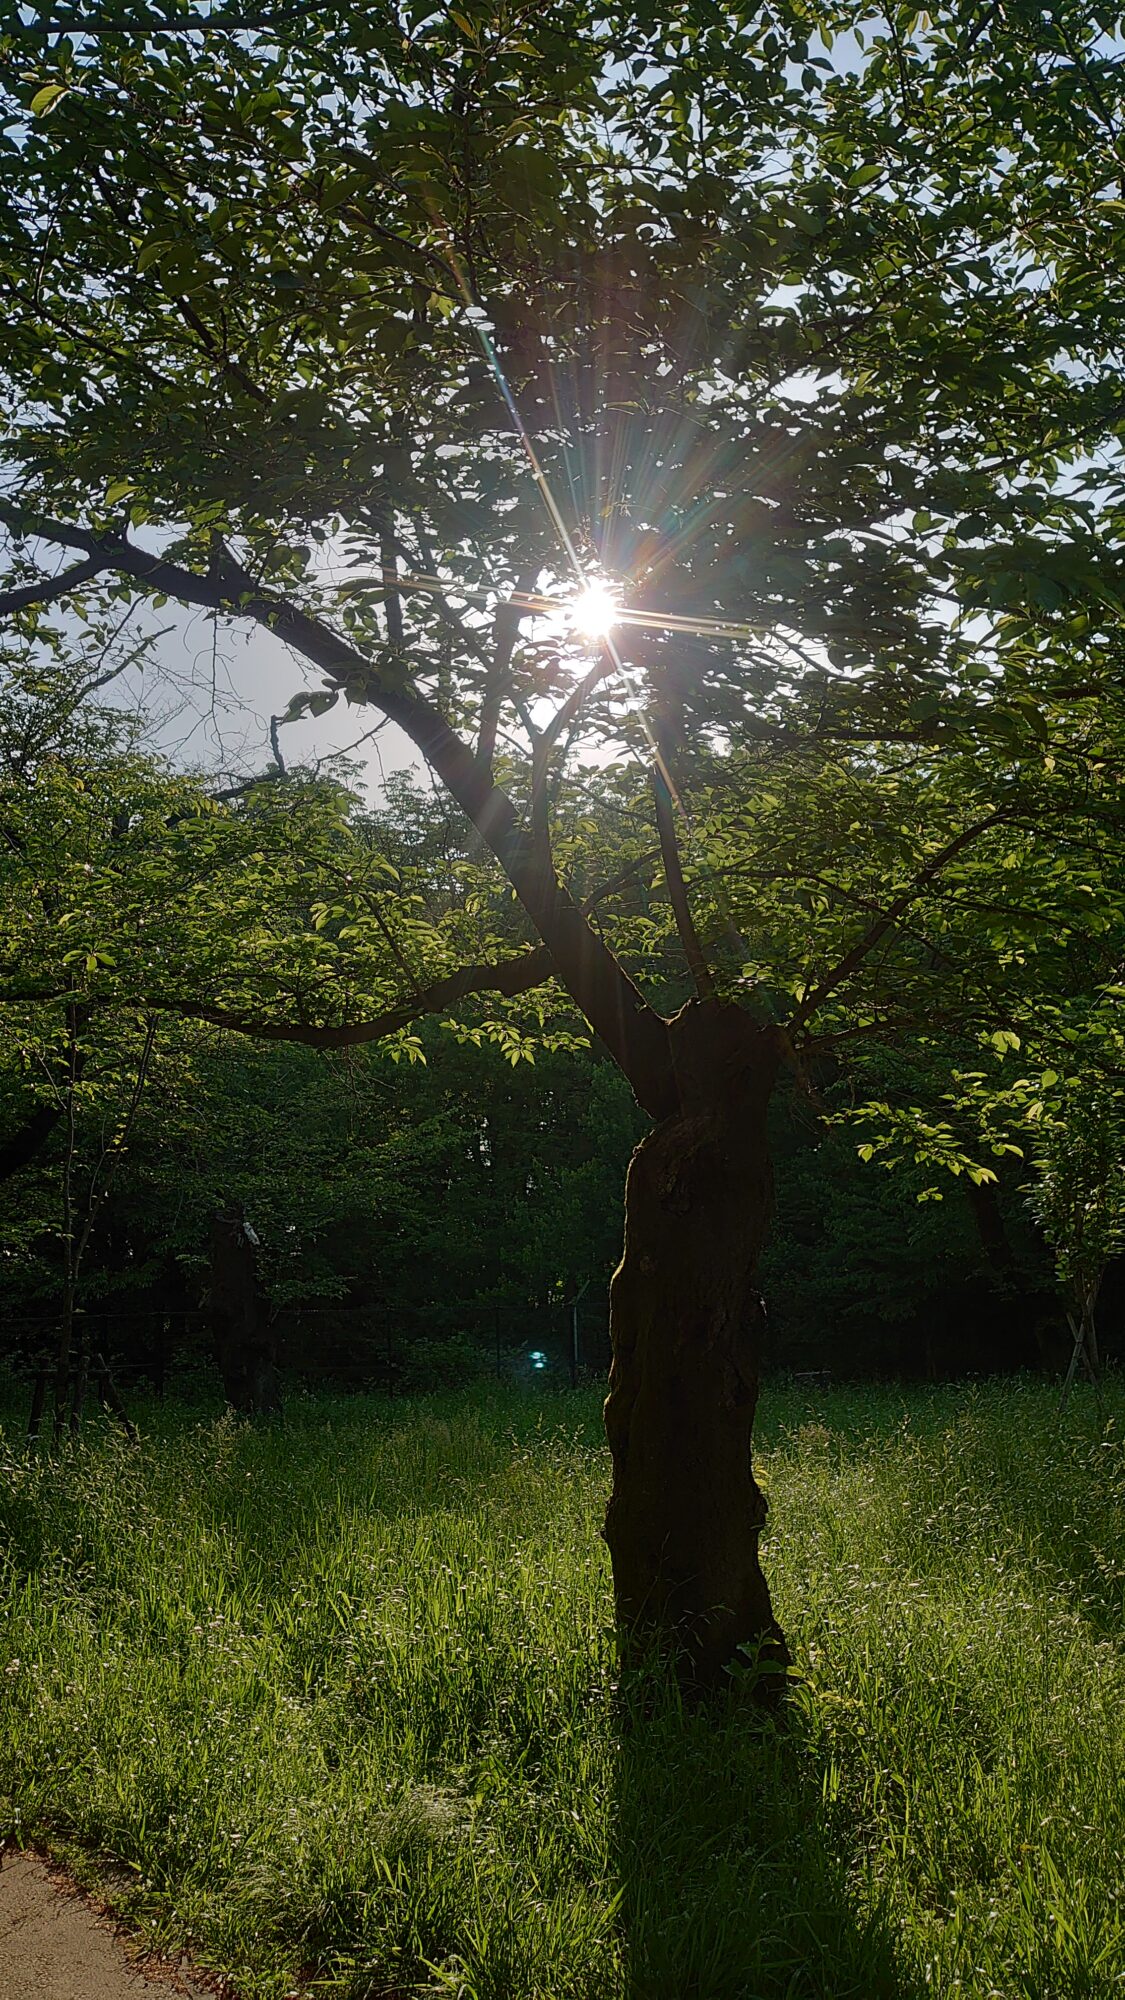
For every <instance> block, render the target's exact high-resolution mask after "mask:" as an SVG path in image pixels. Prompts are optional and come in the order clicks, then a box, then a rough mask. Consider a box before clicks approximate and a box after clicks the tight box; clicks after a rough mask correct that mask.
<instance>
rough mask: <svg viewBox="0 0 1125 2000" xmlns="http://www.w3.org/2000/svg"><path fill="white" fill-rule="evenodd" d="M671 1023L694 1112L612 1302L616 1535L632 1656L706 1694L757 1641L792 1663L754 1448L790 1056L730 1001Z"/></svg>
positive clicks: (626, 1640)
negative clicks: (771, 1217)
mask: <svg viewBox="0 0 1125 2000" xmlns="http://www.w3.org/2000/svg"><path fill="white" fill-rule="evenodd" d="M670 1033H671V1037H672V1050H673V1062H674V1065H675V1070H676V1078H677V1084H678V1088H679V1096H680V1107H681V1108H680V1110H679V1111H678V1112H675V1113H673V1114H672V1115H671V1116H670V1117H667V1118H665V1119H663V1120H662V1121H661V1122H660V1123H659V1124H658V1125H656V1126H655V1127H654V1129H653V1130H652V1131H651V1132H650V1133H649V1134H648V1135H647V1137H646V1138H645V1139H643V1140H642V1142H641V1144H640V1145H639V1146H638V1148H637V1151H636V1152H635V1153H634V1155H633V1159H632V1162H631V1165H630V1168H629V1177H628V1182H627V1185H626V1203H625V1208H626V1214H625V1252H624V1256H623V1258H622V1261H621V1264H620V1267H619V1269H618V1271H617V1272H616V1274H615V1276H614V1279H613V1285H612V1288H611V1294H610V1319H611V1332H612V1337H613V1364H612V1368H611V1371H610V1390H609V1396H608V1399H607V1402H606V1410H605V1416H606V1432H607V1435H608V1438H609V1443H610V1449H611V1451H612V1455H613V1474H614V1480H613V1494H612V1498H611V1499H610V1503H609V1507H608V1510H607V1513H606V1523H605V1538H606V1541H607V1542H608V1544H609V1549H610V1554H611V1557H612V1560H613V1580H614V1592H615V1598H616V1608H617V1618H618V1624H619V1628H620V1630H621V1634H622V1642H623V1646H624V1649H625V1655H626V1658H629V1657H630V1656H639V1655H642V1654H643V1653H644V1652H645V1651H647V1650H648V1648H649V1647H650V1646H652V1645H653V1644H654V1643H655V1644H656V1645H658V1646H659V1647H660V1648H662V1649H663V1650H665V1651H672V1652H673V1653H674V1654H675V1657H676V1661H677V1667H678V1671H679V1673H680V1676H681V1678H682V1679H683V1681H684V1682H685V1683H686V1684H689V1685H694V1686H704V1687H705V1686H708V1685H712V1684H714V1683H715V1682H716V1681H718V1680H719V1679H720V1678H721V1676H722V1675H723V1672H724V1670H725V1669H726V1668H728V1667H729V1666H730V1665H731V1664H732V1662H734V1661H735V1660H736V1659H737V1658H738V1656H739V1651H740V1649H742V1648H745V1649H746V1650H747V1652H748V1653H749V1654H750V1655H751V1656H755V1655H756V1656H757V1657H758V1658H759V1659H760V1660H762V1661H763V1663H768V1664H770V1665H772V1666H775V1667H777V1666H781V1665H783V1664H784V1662H785V1659H786V1657H787V1656H786V1653H785V1647H784V1641H783V1640H782V1637H781V1633H780V1631H779V1628H778V1626H777V1623H776V1620H775V1618H774V1615H773V1607H772V1605H771V1603H770V1595H769V1590H768V1588H767V1586H766V1581H765V1578H764V1576H763V1575H762V1571H761V1568H760V1565H759V1561H758V1537H759V1533H760V1531H761V1528H762V1524H763V1522H764V1520H765V1515H766V1503H765V1499H764V1497H763V1495H762V1493H761V1491H760V1489H759V1487H758V1485H757V1482H756V1480H755V1478H754V1470H753V1463H752V1456H751V1432H752V1428H753V1422H754V1410H755V1406H756V1403H757V1399H758V1369H759V1361H760V1349H761V1336H762V1328H763V1319H764V1315H763V1307H762V1301H761V1298H760V1296H759V1294H758V1291H757V1285H756V1273H757V1267H758V1259H759V1255H760V1253H761V1248H762V1243H763V1240H764V1236H765V1230H766V1223H767V1218H768V1209H769V1201H770V1188H771V1176H770V1163H769V1152H768V1147H767V1139H766V1113H767V1108H768V1104H769V1098H770V1092H771V1089H772V1086H773V1082H774V1078H775V1075H776V1071H777V1064H778V1055H779V1049H778V1043H777V1039H776V1037H775V1035H774V1034H773V1032H772V1031H771V1030H769V1029H761V1028H758V1027H756V1026H755V1025H754V1023H753V1022H752V1021H751V1020H750V1019H749V1018H748V1016H746V1015H745V1014H743V1013H741V1012H740V1011H739V1010H738V1009H736V1008H733V1007H729V1006H723V1005H720V1004H719V1003H717V1002H699V1001H695V1002H692V1003H690V1005H689V1006H688V1007H686V1008H685V1009H684V1010H683V1012H682V1013H681V1014H680V1015H678V1016H677V1018H676V1020H675V1021H673V1022H672V1023H671V1028H670ZM769 1678H770V1680H771V1681H775V1683H776V1677H775V1676H774V1675H770V1677H769Z"/></svg>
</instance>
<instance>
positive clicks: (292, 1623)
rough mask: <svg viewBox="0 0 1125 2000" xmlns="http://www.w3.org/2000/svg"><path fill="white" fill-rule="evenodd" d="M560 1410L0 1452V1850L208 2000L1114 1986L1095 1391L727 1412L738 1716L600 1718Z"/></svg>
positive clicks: (793, 1998) (596, 1479)
mask: <svg viewBox="0 0 1125 2000" xmlns="http://www.w3.org/2000/svg"><path fill="white" fill-rule="evenodd" d="M597 1404H598V1399H597V1398H596V1397H595V1396H594V1395H593V1394H592V1393H589V1394H585V1395H583V1394H578V1395H575V1396H570V1395H559V1396H555V1397H551V1398H547V1399H542V1398H528V1397H525V1396H521V1395H518V1394H515V1393H504V1392H500V1391H495V1392H492V1391H489V1392H486V1393H480V1394H473V1395H471V1396H470V1395H466V1396H464V1397H462V1398H445V1399H435V1400H434V1401H433V1402H429V1403H421V1402H420V1403H416V1404H413V1405H404V1404H401V1403H385V1402H377V1401H374V1400H367V1399H353V1400H349V1401H330V1400H328V1399H302V1400H298V1401H296V1402H294V1404H293V1405H292V1407H291V1409H290V1410H289V1412H288V1413H287V1415H286V1418H285V1420H284V1422H281V1423H273V1424H268V1425H265V1426H262V1427H260V1428H253V1427H248V1426H242V1425H239V1424H237V1423H235V1422H233V1421H232V1420H230V1419H229V1418H219V1419H213V1418H209V1419H206V1420H200V1419H199V1418H198V1416H193V1415H192V1413H190V1412H183V1411H180V1412H176V1411H175V1410H173V1409H171V1408H169V1409H167V1410H158V1409H156V1408H153V1409H150V1410H148V1411H145V1412H142V1413H141V1423H142V1431H143V1443H142V1446H141V1449H140V1450H139V1451H133V1450H131V1449H130V1447H129V1445H128V1443H127V1442H126V1441H125V1440H124V1439H123V1438H122V1437H120V1436H119V1435H118V1434H117V1433H116V1432H115V1431H113V1430H111V1429H109V1428H104V1429H102V1428H98V1427H95V1426H92V1427H91V1428H90V1430H89V1431H88V1432H87V1434H86V1435H85V1436H84V1437H83V1439H82V1440H81V1442H80V1443H79V1444H78V1445H77V1446H75V1447H72V1446H68V1447H67V1449H66V1450H65V1452H64V1453H62V1454H61V1455H60V1456H59V1457H58V1458H52V1457H51V1456H50V1455H49V1454H48V1453H47V1452H45V1451H44V1452H42V1453H40V1454H38V1455H31V1456H29V1455H27V1454H26V1453H25V1452H24V1450H23V1448H22V1446H21V1445H19V1444H18V1443H17V1442H16V1435H17V1434H16V1432H15V1431H14V1430H13V1432H12V1434H11V1436H10V1437H9V1441H8V1443H7V1444H6V1445H4V1446H3V1447H2V1451H0V1527H2V1535H0V1549H2V1550H3V1555H2V1556H0V1599H2V1602H3V1620H4V1622H3V1628H2V1638H0V1707H2V1711H3V1713H2V1718H0V1831H3V1833H4V1834H5V1835H7V1836H8V1837H13V1836H14V1837H16V1838H19V1839H23V1840H29V1839H32V1838H35V1839H38V1840H43V1841H45V1842H46V1843H48V1844H49V1845H53V1846H54V1847H55V1848H56V1849H59V1850H62V1849H65V1850H68V1851H70V1852H71V1853H72V1854H80V1855H81V1856H83V1857H85V1865H87V1866H90V1867H96V1865H97V1859H98V1857H106V1858H109V1857H113V1858H115V1859H116V1860H117V1861H118V1862H119V1863H124V1864H125V1868H126V1870H127V1871H128V1874H129V1877H130V1878H131V1880H132V1882H133V1885H134V1886H133V1887H132V1888H131V1889H129V1890H123V1889H122V1888H121V1887H120V1886H118V1887H117V1888H116V1890H115V1891H114V1893H115V1895H116V1897H117V1900H118V1902H119V1903H123V1904H124V1906H125V1907H126V1908H127V1910H128V1913H129V1914H131V1915H132V1916H133V1917H134V1918H135V1919H136V1920H138V1921H140V1922H142V1923H143V1924H145V1925H146V1926H147V1927H148V1928H149V1929H150V1930H151V1931H152V1932H153V1934H154V1936H155V1937H156V1938H157V1940H158V1941H159V1940H163V1941H165V1942H172V1941H175V1942H177V1943H188V1944H190V1946H191V1948H192V1949H193V1951H194V1952H195V1954H196V1956H197V1958H198V1959H199V1960H200V1961H201V1962H202V1963H203V1964H205V1965H209V1966H212V1967H214V1968H215V1969H217V1970H219V1971H221V1972H223V1973H224V1974H225V1975H226V1976H228V1977H229V1978H230V1979H231V1980H232V1981H233V1983H234V1984H235V1986H236V1988H237V1989H238V1990H239V1991H240V1992H241V1993H242V1994H244V1995H245V1996H246V2000H280V1996H282V1995H286V1994H290V1993H292V1992H294V1991H296V1990H297V1989H298V1988H299V1987H300V1986H302V1985H303V1984H308V1985H310V1986H312V1985H313V1984H314V1982H315V1990H316V1992H317V1993H318V1994H329V1995H336V1996H341V2000H375V1996H376V1995H379V1996H387V1997H388V2000H389V1996H397V2000H408V1997H409V2000H415V1996H419V1997H420V1996H422V1995H429V1996H435V1995H438V1994H442V1993H447V1994H459V1995H461V1996H463V2000H827V1996H831V1997H832V2000H847V1997H848V1996H855V2000H879V1996H886V2000H913V1996H915V1995H917V1994H919V1993H921V1992H923V1991H930V1992H933V1993H935V1994H942V1995H945V1994H963V1995H966V1996H973V2000H978V1996H979V2000H986V1997H987V1996H989V1995H1002V1996H1004V2000H1017V1996H1018V2000H1096V1996H1103V1995H1104V1996H1109V1995H1111V1994H1119V1993H1120V1992H1121V1991H1122V1988H1123V1987H1125V1912H1123V1910H1122V1902H1121V1898H1122V1893H1123V1888H1122V1881H1121V1871H1120V1859H1119V1857H1120V1854H1121V1852H1122V1849H1123V1847H1125V1782H1123V1781H1125V1667H1123V1660H1122V1643H1121V1633H1122V1618H1123V1603H1125V1458H1123V1453H1122V1446H1121V1438H1122V1435H1123V1434H1125V1397H1123V1396H1122V1394H1121V1392H1120V1391H1118V1390H1116V1389H1114V1390H1112V1391H1111V1392H1110V1396H1109V1402H1108V1410H1109V1413H1110V1414H1109V1416H1108V1419H1107V1421H1106V1423H1105V1424H1104V1426H1103V1424H1102V1421H1101V1420H1100V1419H1099V1418H1098V1417H1097V1415H1096V1413H1095V1411H1094V1409H1093V1406H1092V1404H1090V1403H1087V1402H1086V1401H1085V1400H1083V1399H1082V1398H1076V1399H1075V1402H1074V1404H1073V1405H1072V1408H1071V1411H1070V1413H1069V1414H1068V1417H1067V1419H1066V1421H1065V1423H1064V1424H1063V1426H1062V1427H1061V1428H1060V1427H1059V1426H1057V1425H1056V1422H1055V1419H1054V1415H1053V1399H1052V1396H1051V1394H1050V1392H1049V1391H1048V1390H1046V1389H1043V1388H1040V1387H1039V1386H1037V1385H1032V1384H1029V1383H1024V1382H1014V1383H1005V1384H987V1385H983V1386H980V1387H978V1388H974V1389H969V1390H953V1389H950V1390H940V1391H932V1392H931V1391H917V1392H901V1391H892V1390H871V1389H864V1390H856V1391H845V1390H841V1391H834V1392H829V1393H827V1394H824V1395H818V1396H816V1397H815V1398H810V1397H809V1396H807V1395H803V1394H801V1393H799V1392H797V1391H795V1390H782V1389H771V1390H770V1391H769V1393H768V1395H767V1397H766V1399H765V1402H764V1406H763V1412H762V1446H761V1452H760V1463H761V1468H762V1475H763V1479H764V1482H765V1484H766V1486H767V1488H768V1491H769V1495H770V1501H771V1510H772V1511H771V1523H770V1533H769V1537H768V1541H767V1544H766V1560H767V1566H768V1568H769V1571H770V1574H771V1577H772V1579H773V1582H774V1587H775V1595H776V1600H777V1604H778V1608H779V1611H780V1614H781V1616H782V1619H783V1622H784V1623H785V1625H786V1628H787V1630H788V1632H789V1634H790V1638H791V1641H792V1644H793V1648H794V1652H795V1655H796V1659H797V1663H798V1666H799V1668H800V1669H801V1672H802V1676H803V1678H802V1679H801V1680H800V1682H799V1683H798V1684H797V1688H796V1692H795V1695H794V1699H793V1703H792V1712H791V1716H790V1721H789V1726H788V1727H787V1728H786V1729H785V1730H783V1731H779V1730H777V1729H776V1728H775V1727H773V1726H772V1725H770V1724H768V1723H763V1722H761V1721H759V1720H756V1719H755V1718H754V1717H753V1716H752V1715H748V1714H747V1713H745V1712H744V1711H742V1710H740V1709H739V1708H738V1707H737V1705H733V1706H732V1705H729V1704H728V1705H727V1706H725V1707H723V1706H712V1707H711V1708H709V1709H705V1710H702V1711H698V1710H697V1711H695V1712H693V1713H686V1712H684V1710H683V1709H682V1708H681V1705H680V1703H679V1701H678V1699H677V1698H676V1696H675V1694H674V1692H673V1691H672V1690H670V1689H669V1688H668V1687H667V1686H666V1685H659V1684H652V1685H649V1686H647V1687H645V1688H643V1689H639V1688H636V1687H633V1688H630V1689H628V1690H624V1689H622V1688H621V1687H619V1686H618V1684H617V1679H616V1671H615V1664H614V1654H613V1647H612V1633H611V1606H610V1596H609V1579H608V1565H607V1561H606V1558H605V1554H604V1550H603V1548H602V1545H601V1543H600V1541H599V1539H598V1536H597V1528H598V1525H599V1521H600V1514H601V1509H602V1505H603V1502H604V1494H605V1488H606V1483H607V1464H606V1459H605V1455H604V1450H603V1445H602V1439H601V1431H600V1422H599V1415H598V1407H597Z"/></svg>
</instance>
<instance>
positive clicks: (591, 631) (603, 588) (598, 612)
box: [570, 582, 620, 645]
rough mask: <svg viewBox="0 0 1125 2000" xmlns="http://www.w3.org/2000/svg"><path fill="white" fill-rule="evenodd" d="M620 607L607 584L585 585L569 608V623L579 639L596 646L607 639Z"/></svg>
mask: <svg viewBox="0 0 1125 2000" xmlns="http://www.w3.org/2000/svg"><path fill="white" fill-rule="evenodd" d="M619 615H620V606H619V605H618V602H617V599H616V597H615V596H614V594H613V592H612V590H611V589H610V587H609V585H608V583H599V582H594V583H587V584H585V585H584V586H583V588H582V589H581V590H580V591H579V593H578V596H577V597H576V598H575V599H574V602H573V603H572V604H571V606H570V622H571V625H572V626H573V628H574V630H575V631H576V632H577V634H578V636H579V638H580V639H585V640H587V641H588V642H589V643H590V644H592V645H596V644H598V643H600V641H601V640H603V639H608V638H609V635H610V633H611V632H612V630H613V628H614V626H615V625H616V623H617V620H618V617H619Z"/></svg>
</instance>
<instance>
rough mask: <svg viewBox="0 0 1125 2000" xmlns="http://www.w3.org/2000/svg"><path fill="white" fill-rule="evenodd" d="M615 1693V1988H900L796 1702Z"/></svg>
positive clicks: (848, 1995) (806, 1991) (666, 1998)
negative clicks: (619, 1963) (781, 1717)
mask: <svg viewBox="0 0 1125 2000" xmlns="http://www.w3.org/2000/svg"><path fill="white" fill-rule="evenodd" d="M654 1680H655V1677H654V1676H652V1675H648V1676H646V1677H645V1685H644V1686H641V1685H639V1684H638V1683H636V1682H634V1683H633V1684H631V1685H630V1687H629V1688H628V1690H627V1691H626V1692H624V1693H623V1694H622V1697H621V1701H622V1729H621V1746H620V1761H619V1764H618V1775H617V1799H616V1809H617V1810H616V1819H617V1842H616V1846H617V1856H618V1859H619V1861H620V1864H621V1884H622V1902H621V1911H620V1923H621V1931H622V1935H623V1937H624V1940H625V1960H626V1976H625V1981H624V1987H623V1993H624V1996H625V2000H909V1996H910V1994H911V1992H912V1990H913V1989H912V1988H910V1987H909V1986H908V1984H907V1983H906V1981H905V1978H904V1975H903V1971H902V1968H901V1967H900V1965H899V1963H898V1960H897V1954H896V1950H895V1944H894V1937H893V1933H892V1927H891V1924H890V1923H889V1921H888V1918H887V1913H886V1910H885V1909H884V1907H883V1906H882V1905H881V1904H880V1903H879V1901H878V1900H877V1898H876V1897H875V1896H874V1895H873V1894H868V1896H867V1899H866V1901H865V1900H864V1897H863V1892H862V1883H861V1882H860V1881H859V1880H857V1879H856V1877H857V1876H858V1874H859V1871H858V1867H857V1858H856V1854H855V1849H854V1829H850V1828H849V1827H848V1825H847V1824H846V1822H845V1818H844V1815H843V1813H842V1812H841V1810H840V1809H839V1807H837V1806H836V1805H834V1804H832V1803H830V1801H829V1799H828V1798H827V1797H826V1792H828V1791H830V1790H831V1789H832V1788H831V1785H830V1784H828V1783H826V1770H825V1766H824V1763H823V1760H822V1758H821V1757H820V1756H819V1755H818V1753H817V1752H816V1751H814V1750H813V1749H812V1748H811V1747H810V1745H809V1743H808V1742H807V1741H806V1740H805V1738H804V1735H803V1731H802V1724H801V1720H800V1716H799V1714H798V1713H797V1712H796V1710H795V1709H793V1710H791V1711H790V1712H789V1713H788V1715H787V1718H786V1721H785V1723H784V1724H783V1725H779V1724H778V1723H776V1722H774V1721H771V1720H770V1719H769V1718H767V1717H762V1716H761V1715H760V1714H759V1713H758V1712H756V1711H755V1710H754V1709H753V1708H752V1707H750V1706H749V1704H745V1705H743V1704H739V1703H737V1702H736V1703H735V1704H734V1705H729V1703H724V1704H723V1705H720V1704H719V1703H717V1702H714V1703H708V1704H707V1705H706V1706H702V1707H699V1708H697V1709H695V1710H694V1711H693V1710H690V1709H688V1708H685V1707H684V1706H682V1705H681V1703H680V1702H679V1700H678V1697H677V1696H676V1694H675V1692H674V1691H672V1690H670V1689H669V1687H668V1685H667V1683H666V1682H665V1683H664V1684H663V1685H661V1686H656V1685H654Z"/></svg>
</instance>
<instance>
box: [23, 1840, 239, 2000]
mask: <svg viewBox="0 0 1125 2000" xmlns="http://www.w3.org/2000/svg"><path fill="white" fill-rule="evenodd" d="M173 1996H179V2000H214V1993H213V1992H208V1991H207V1989H206V1988H204V1987H202V1986H200V1985H198V1984H197V1983H196V1982H194V1981H193V1980H191V1979H190V1978H188V1977H187V1976H186V1975H185V1973H184V1972H183V1971H181V1970H179V1969H177V1968H174V1967H172V1966H167V1965H164V1964H163V1963H160V1964H158V1965H157V1966H156V1967H155V1969H154V1962H153V1961H152V1960H149V1961H148V1962H147V1964H146V1965H142V1963H141V1961H140V1959H139V1958H138V1957H137V1954H136V1949H135V1947H133V1946H132V1945H131V1943H130V1941H129V1940H128V1939H127V1938H126V1936H125V1934H124V1933H123V1932H122V1931H121V1930H119V1929H118V1928H117V1926H116V1925H115V1924H114V1923H113V1921H112V1919H111V1918H109V1917H106V1916H103V1915H101V1914H99V1912H98V1911H97V1910H96V1909H95V1908H94V1906H93V1904H91V1903H89V1902H87V1900H86V1898H85V1897H84V1896H82V1895H81V1894H80V1893H79V1891H78V1890H77V1889H75V1888H73V1887H72V1886H71V1885H70V1884H68V1883H67V1882H66V1880H65V1877H63V1876H62V1875H60V1874H57V1873H56V1872H55V1871H54V1870H53V1869H50V1868H48V1867H47V1865H46V1864H45V1863H44V1862H42V1861H40V1860H39V1859H38V1857H37V1856H36V1855H34V1854H20V1853H6V1854H4V1855H3V1856H0V2000H173Z"/></svg>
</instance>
